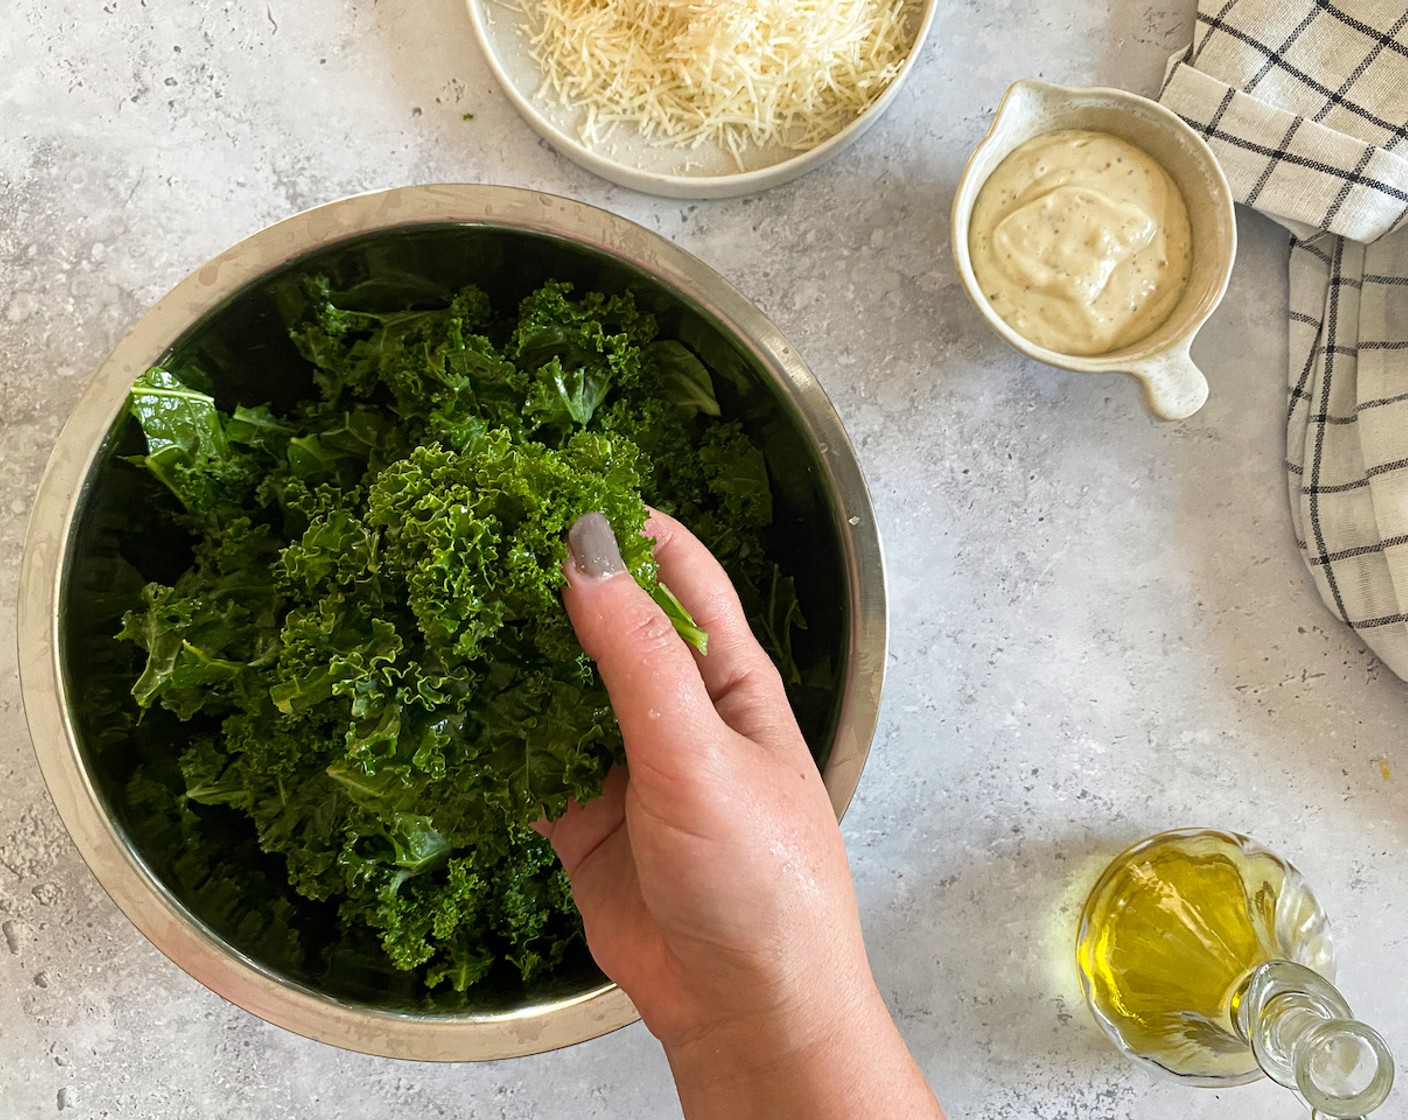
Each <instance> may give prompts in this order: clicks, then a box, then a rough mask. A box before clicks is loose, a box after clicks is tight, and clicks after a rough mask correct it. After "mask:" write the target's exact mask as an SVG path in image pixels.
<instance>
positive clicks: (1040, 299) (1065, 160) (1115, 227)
mask: <svg viewBox="0 0 1408 1120" xmlns="http://www.w3.org/2000/svg"><path fill="white" fill-rule="evenodd" d="M968 249H969V253H970V255H971V257H972V261H973V272H974V274H975V275H976V276H977V279H978V284H979V286H980V287H981V288H982V290H983V293H984V294H985V295H986V296H987V298H988V301H989V303H991V304H992V308H993V310H994V311H996V312H997V313H998V315H1000V316H1001V317H1002V318H1003V320H1004V321H1005V322H1006V323H1007V324H1008V325H1009V326H1010V327H1011V328H1012V329H1013V330H1015V331H1016V332H1017V333H1018V334H1020V335H1022V336H1023V337H1024V338H1026V339H1028V340H1030V341H1031V342H1034V343H1036V344H1037V345H1038V346H1044V347H1046V348H1047V349H1048V350H1056V351H1058V352H1060V353H1062V354H1077V355H1092V354H1104V353H1108V352H1109V351H1111V350H1118V349H1120V348H1121V347H1124V346H1128V345H1129V344H1130V343H1133V342H1138V341H1139V340H1140V339H1141V338H1144V337H1145V336H1146V335H1148V334H1151V333H1152V332H1153V331H1155V330H1157V329H1158V328H1159V327H1160V326H1161V325H1162V324H1163V322H1164V321H1165V320H1166V319H1167V318H1168V317H1169V314H1170V313H1171V312H1172V311H1173V309H1174V307H1175V306H1176V305H1177V303H1178V300H1179V297H1180V296H1181V295H1182V294H1183V289H1184V287H1186V286H1187V283H1188V273H1189V270H1190V267H1191V265H1192V248H1191V244H1190V235H1189V229H1188V210H1187V207H1186V206H1185V205H1184V202H1183V196H1182V194H1181V193H1179V190H1178V186H1177V185H1176V184H1175V183H1174V181H1173V180H1172V179H1171V178H1169V175H1168V172H1166V171H1165V170H1164V169H1163V168H1162V167H1161V166H1160V165H1159V164H1158V163H1157V162H1156V161H1155V160H1154V159H1152V158H1151V157H1150V156H1148V155H1147V154H1146V153H1144V152H1142V151H1140V150H1139V149H1138V148H1136V147H1135V146H1134V145H1133V144H1130V143H1128V142H1127V141H1124V140H1121V139H1120V138H1119V137H1117V136H1111V135H1109V134H1108V133H1104V132H1087V131H1083V130H1078V129H1070V130H1066V131H1062V132H1052V133H1048V134H1047V135H1045V136H1037V137H1035V138H1033V139H1031V140H1028V141H1027V142H1026V143H1024V144H1021V145H1019V146H1018V147H1017V148H1016V149H1014V150H1013V151H1012V153H1011V154H1010V155H1008V157H1007V158H1006V159H1004V160H1003V161H1002V162H1001V163H1000V164H999V165H998V166H997V169H996V170H995V171H994V172H993V173H992V175H991V176H989V178H988V180H987V182H986V183H984V184H983V188H982V190H981V191H979V192H978V198H977V201H976V202H975V203H974V206H973V216H972V219H971V225H970V232H969V239H968Z"/></svg>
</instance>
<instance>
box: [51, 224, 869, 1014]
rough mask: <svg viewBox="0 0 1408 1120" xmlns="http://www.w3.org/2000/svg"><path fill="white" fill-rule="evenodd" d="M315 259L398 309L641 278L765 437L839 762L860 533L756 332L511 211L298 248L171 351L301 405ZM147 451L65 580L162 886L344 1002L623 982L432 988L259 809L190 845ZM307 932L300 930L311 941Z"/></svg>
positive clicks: (824, 744)
mask: <svg viewBox="0 0 1408 1120" xmlns="http://www.w3.org/2000/svg"><path fill="white" fill-rule="evenodd" d="M308 272H321V273H325V274H327V275H328V276H329V277H330V278H331V279H332V281H333V283H334V286H335V287H337V288H347V287H351V286H353V285H355V284H361V285H369V286H370V289H371V290H373V291H375V292H377V293H378V294H379V295H380V296H381V297H383V298H384V299H385V300H386V301H387V304H388V306H390V305H400V306H406V305H408V303H411V302H415V301H418V300H424V299H427V298H433V295H434V293H437V292H441V291H444V290H447V289H448V290H453V289H455V288H458V287H459V286H461V285H463V284H465V283H470V282H473V283H476V284H478V285H480V286H481V287H482V288H484V289H485V290H486V291H487V292H488V293H489V294H490V296H491V297H492V298H493V300H494V302H495V305H496V309H498V310H499V311H501V312H509V311H511V310H512V309H513V307H514V306H515V305H516V303H517V301H518V300H519V299H520V298H521V297H522V296H524V295H526V294H528V293H529V292H530V291H531V290H533V289H534V288H535V287H537V286H538V285H539V284H541V283H542V282H543V281H546V280H548V279H565V280H570V281H572V282H573V283H574V284H575V285H576V286H577V289H578V291H587V290H602V291H608V292H610V291H618V290H621V289H624V288H626V287H630V288H632V289H634V291H635V292H636V294H637V297H638V299H639V300H640V302H641V303H642V304H643V305H644V306H647V307H649V308H650V309H651V310H652V311H653V312H654V313H655V314H656V316H657V319H658V320H659V322H660V324H661V334H662V336H664V337H673V338H677V339H679V340H681V341H683V342H684V343H685V344H686V345H688V346H689V347H690V348H691V349H693V350H694V352H695V353H696V354H697V355H698V356H699V357H700V358H701V359H702V360H703V361H704V363H705V364H706V365H707V366H708V367H709V368H710V369H711V371H712V372H713V374H714V375H715V388H716V392H717V395H718V397H719V401H720V405H721V407H722V409H723V412H724V414H725V416H728V417H730V418H733V419H737V420H739V421H740V422H741V423H742V424H743V425H744V427H745V428H746V429H747V430H748V432H749V434H750V435H751V436H752V437H753V439H754V441H755V443H756V444H757V445H758V446H759V447H761V448H763V449H764V454H765V456H766V459H767V463H768V468H769V473H770V475H771V480H772V484H773V490H774V500H775V514H776V516H775V522H774V525H773V527H772V529H771V531H770V535H769V539H768V546H769V548H770V549H771V550H772V553H773V555H774V557H775V558H776V559H777V560H778V562H779V563H780V564H781V565H782V567H783V569H784V571H786V572H788V573H789V574H791V575H793V576H794V578H795V579H796V583H797V591H798V596H799V599H800V601H801V605H802V609H803V611H804V612H805V614H806V617H807V622H808V628H807V629H806V630H805V631H802V632H799V633H797V634H796V635H795V646H794V650H795V653H796V656H797V660H798V664H799V666H800V668H801V670H802V673H803V677H804V680H806V681H808V682H809V683H808V684H806V685H798V686H794V687H792V688H791V693H792V701H793V705H794V708H795V709H796V711H797V714H798V718H799V721H800V722H801V725H802V730H803V732H804V734H805V735H806V737H807V741H808V743H810V744H811V746H812V749H813V753H814V755H815V756H816V758H817V762H818V765H820V766H822V767H824V766H825V763H826V760H827V756H828V753H829V749H830V744H831V742H832V739H833V737H834V734H835V730H836V726H837V721H838V718H839V715H840V708H841V703H842V699H843V689H842V688H841V687H840V682H841V681H842V680H843V679H844V677H845V675H846V673H847V670H848V666H847V664H846V658H847V642H848V634H849V628H850V627H851V625H852V620H851V618H850V607H849V597H848V582H847V581H848V574H847V567H846V562H845V559H844V550H843V547H842V544H841V539H842V529H841V526H840V524H839V522H838V514H837V512H836V503H835V501H834V499H833V497H832V495H830V494H829V492H828V488H827V483H826V475H825V473H824V471H823V470H822V469H821V464H820V460H819V459H818V449H817V448H816V447H815V446H814V445H813V442H812V441H811V439H810V438H809V437H808V435H807V432H806V427H805V425H804V423H803V422H802V420H801V419H800V417H799V415H798V414H797V412H796V409H795V408H794V406H793V405H792V404H791V402H790V401H789V400H788V399H787V397H786V395H785V394H784V393H783V392H782V391H781V390H780V389H779V387H778V386H777V385H776V384H775V383H774V381H773V380H772V379H773V378H774V377H775V376H778V375H777V374H776V373H773V372H771V371H770V370H768V369H767V368H766V366H765V361H764V359H763V357H762V356H761V355H760V353H759V352H758V351H757V349H755V347H754V346H753V345H751V344H750V343H749V342H748V341H747V340H744V339H741V338H739V337H736V336H735V335H733V334H732V333H730V332H729V331H728V330H727V329H726V328H725V327H724V326H722V325H721V324H720V323H719V322H718V321H717V320H716V319H715V318H714V317H712V316H711V315H710V314H709V313H708V312H707V311H706V310H705V309H704V308H703V307H702V306H701V305H700V304H699V303H698V302H696V301H695V300H693V299H691V298H690V297H689V296H688V295H686V294H684V293H682V292H680V291H678V290H675V289H674V288H672V287H669V286H667V285H665V284H664V283H662V282H661V281H659V280H657V279H655V278H653V277H651V276H650V275H648V274H646V273H645V272H643V271H640V270H638V269H636V268H635V267H633V266H631V265H629V264H626V263H624V262H622V261H621V260H619V259H617V258H615V257H614V256H612V255H610V254H608V253H605V252H603V251H600V250H597V249H594V248H592V247H590V246H587V245H584V244H582V243H580V242H576V241H572V240H568V239H566V238H561V237H556V236H552V235H549V234H545V233H541V232H536V231H527V230H523V229H515V228H504V227H502V226H494V225H491V224H469V225H466V224H433V225H418V226H411V227H403V228H398V229H395V230H391V231H382V232H379V233H375V234H370V235H367V236H364V237H361V238H358V239H354V240H350V241H345V242H341V243H339V244H337V245H335V246H333V247H331V248H327V249H323V250H319V251H316V252H314V253H311V254H308V255H306V256H302V257H299V258H297V259H294V260H292V261H290V262H288V263H286V264H285V265H283V266H282V267H281V268H280V269H278V270H277V271H274V272H271V273H269V274H268V275H267V276H265V277H264V278H262V279H260V280H259V281H257V282H255V283H253V284H251V285H249V286H247V287H245V288H244V289H242V290H240V291H239V292H238V293H237V294H236V295H235V296H233V297H232V298H231V299H229V300H228V301H226V302H225V303H224V304H223V305H222V306H220V307H219V308H217V309H216V310H214V311H212V312H210V313H209V314H207V315H206V316H204V317H203V318H202V319H201V320H200V321H198V322H196V323H195V324H193V325H192V326H191V327H190V328H189V329H188V330H187V331H186V332H185V333H184V334H183V335H182V336H181V337H180V338H179V339H178V340H177V341H176V343H175V345H174V346H173V347H172V349H171V352H170V353H169V354H166V355H163V354H153V355H151V360H152V361H153V362H158V361H174V362H178V363H179V362H183V361H187V360H194V361H195V362H197V363H198V364H199V365H200V366H201V367H202V368H203V369H204V370H205V371H207V372H208V373H209V374H211V375H212V378H213V381H214V391H215V395H216V398H217V401H218V403H219V404H220V405H221V407H223V408H225V409H231V408H233V407H234V406H236V405H239V404H244V405H251V406H252V405H258V404H262V403H266V402H269V403H271V404H272V405H273V406H274V407H275V408H276V409H277V408H278V407H280V406H283V405H288V404H291V403H293V402H294V401H296V400H298V399H299V398H300V397H302V396H304V395H305V394H306V393H307V391H308V390H309V388H310V387H311V384H312V382H311V376H310V371H309V368H308V366H307V365H306V363H305V362H304V361H303V359H302V358H301V357H299V355H298V354H297V352H296V350H295V349H294V347H293V345H292V343H291V342H290V340H289V338H288V331H287V324H286V322H285V317H284V314H283V312H282V310H281V308H282V306H283V305H284V303H285V299H286V296H287V295H288V293H289V292H290V291H291V286H292V285H293V284H294V283H295V282H296V280H297V278H298V277H300V276H302V275H304V274H306V273H308ZM364 290H366V289H364ZM141 450H142V444H141V438H140V434H139V433H138V432H137V431H136V430H134V428H133V427H132V426H131V425H129V424H128V423H127V422H126V421H125V420H124V419H119V420H118V421H117V422H116V423H114V425H113V426H112V428H111V430H110V431H109V433H108V436H107V438H106V440H105V441H104V444H103V448H102V451H101V452H100V454H99V455H98V456H97V457H96V458H95V460H94V462H93V463H92V464H91V466H90V469H89V471H88V474H87V476H86V479H85V481H84V483H83V486H82V490H81V493H80V495H79V498H78V501H77V506H76V515H75V517H74V520H73V523H72V528H71V533H72V537H71V543H70V547H69V548H68V550H67V556H68V562H67V566H66V569H65V570H64V571H63V573H62V576H61V581H60V590H59V603H58V613H59V631H58V637H59V650H58V660H59V665H60V671H61V684H62V689H63V693H64V702H65V703H66V705H67V706H68V709H69V711H70V712H71V714H72V722H73V729H74V735H75V737H76V740H77V742H76V746H77V751H78V754H79V757H80V762H81V765H82V766H83V767H84V769H85V770H86V773H87V776H88V778H89V780H90V781H91V783H92V785H93V787H94V789H95V791H96V793H97V795H98V797H99V799H100V801H101V802H102V804H103V807H104V809H105V811H106V813H107V815H108V816H109V818H110V819H111V821H112V822H113V823H114V825H115V827H116V828H117V829H118V830H119V832H120V834H121V838H122V841H123V842H124V843H125V844H126V845H127V847H128V848H129V850H130V851H131V853H132V854H134V855H135V857H136V858H137V859H138V860H139V861H140V863H141V864H142V865H143V866H144V868H145V870H146V872H147V874H148V876H149V877H150V879H152V880H153V881H154V885H155V887H156V888H157V889H158V890H160V891H162V892H163V893H165V894H166V895H167V896H168V897H169V899H170V900H171V901H173V902H174V903H175V904H176V905H177V906H179V907H180V908H182V909H183V910H184V911H185V912H186V913H187V914H188V915H189V916H190V917H191V919H192V920H193V921H194V922H195V923H197V924H199V925H203V926H204V927H206V928H207V929H208V930H209V931H210V932H211V933H212V934H214V935H215V936H216V937H217V938H219V939H220V940H222V941H223V942H224V943H226V944H227V945H229V946H230V947H231V948H232V949H233V950H235V952H236V953H238V954H240V955H241V956H243V957H244V958H246V959H247V960H248V961H249V962H251V963H252V964H254V965H255V966H256V967H257V968H258V969H259V970H260V971H263V972H265V973H268V974H272V975H273V976H274V977H275V978H276V979H278V980H280V981H282V982H284V983H287V984H290V985H293V986H296V987H299V988H303V989H306V990H308V991H310V992H312V993H316V994H318V995H320V996H323V997H328V998H331V999H333V1000H336V1001H338V1002H340V1003H344V1004H353V1005H361V1006H367V1007H373V1008H377V1009H382V1010H394V1011H400V1012H408V1013H414V1014H417V1015H455V1016H457V1017H463V1016H465V1015H474V1016H477V1015H492V1014H502V1013H505V1012H519V1011H522V1010H523V1009H524V1008H540V1009H543V1010H547V1009H549V1008H551V1007H552V1006H553V1005H555V1004H558V1003H560V1002H563V1001H571V1000H573V999H575V998H580V996H581V995H582V994H583V993H588V992H591V991H594V990H598V989H601V988H603V987H604V986H606V981H605V980H604V978H603V977H602V976H601V974H600V973H599V972H598V971H597V970H596V968H595V966H594V965H593V963H592V961H591V959H590V956H589V955H588V954H587V953H586V951H585V950H584V949H583V950H582V951H581V952H580V953H579V954H578V956H577V958H576V959H575V960H573V961H571V962H569V963H568V964H567V966H566V967H564V968H563V969H561V970H560V971H559V972H558V974H557V975H556V976H555V977H554V978H553V979H552V980H551V981H548V982H545V983H542V984H539V985H537V986H533V987H531V988H527V989H525V988H524V987H523V985H522V984H521V983H519V982H516V981H513V982H510V981H509V980H508V979H507V978H506V977H503V978H494V977H491V978H490V981H489V982H487V983H486V984H484V985H481V986H480V987H478V988H475V989H472V990H471V992H470V993H469V994H468V995H467V996H456V995H454V993H448V994H440V993H439V992H438V991H437V992H428V991H426V990H425V989H424V988H423V986H422V985H421V984H420V982H419V980H418V979H416V978H415V976H414V974H408V973H403V972H398V971H396V970H395V969H393V968H392V967H391V966H390V965H389V964H388V963H386V962H385V961H384V959H383V958H382V956H381V953H380V949H379V947H378V946H377V945H375V944H374V943H367V944H359V943H353V942H346V941H342V940H340V939H339V937H338V935H337V931H336V927H335V924H334V918H335V911H334V909H333V908H332V907H331V906H330V905H325V904H316V903H312V902H309V901H307V900H305V899H302V898H300V897H299V896H297V895H295V894H294V893H293V891H292V890H291V889H289V888H287V887H285V886H282V884H284V883H285V882H286V879H285V877H284V875H283V871H282V866H281V860H279V859H278V858H276V857H271V856H268V855H265V854H264V853H262V852H260V851H259V850H258V848H257V846H256V845H255V843H254V842H253V839H252V833H251V832H249V831H247V830H246V829H245V828H244V824H245V822H244V820H243V819H242V818H241V817H239V816H238V815H236V814H234V813H233V812H230V811H227V810H224V809H222V808H220V807H202V806H193V807H192V808H193V809H194V810H195V812H194V819H193V820H189V821H187V822H186V825H185V826H184V827H186V828H188V829H190V830H193V831H195V832H196V833H198V834H199V837H200V839H201V841H202V842H203V846H205V847H207V848H214V847H218V848H219V849H220V850H222V851H225V852H228V859H227V860H226V861H225V863H224V864H223V865H221V866H219V867H217V868H215V869H213V870H211V869H208V868H204V867H196V866H194V865H192V864H191V863H190V861H189V860H186V859H184V858H183V853H184V852H185V850H186V847H187V844H186V841H187V839H188V836H183V835H182V834H181V833H180V832H179V831H173V826H172V825H171V822H170V821H163V820H157V819H155V818H154V817H153V816H152V814H151V811H150V806H149V805H148V804H147V803H146V802H145V801H144V800H143V798H142V796H141V795H140V791H139V789H138V788H134V786H133V784H132V778H133V775H134V773H135V772H136V771H137V769H138V767H143V769H144V770H145V772H147V773H148V774H149V775H152V776H154V777H156V778H157V779H158V780H162V781H167V782H169V783H170V785H171V788H172V789H176V790H179V789H180V788H181V785H180V781H181V779H180V776H179V772H177V771H176V769H175V766H174V760H175V757H176V755H177V754H179V752H180V750H181V747H182V745H183V743H184V741H185V739H186V737H187V736H188V735H189V732H190V725H188V724H182V723H179V722H177V721H176V720H175V719H174V717H171V716H170V715H169V714H168V713H166V712H164V711H161V710H152V711H149V712H148V713H146V715H145V716H144V718H143V720H142V722H141V723H140V724H139V725H138V724H134V723H133V722H132V721H131V719H130V718H129V717H130V713H131V712H133V711H134V710H135V708H134V706H133V705H132V701H131V700H130V697H128V696H127V695H126V693H125V688H126V687H127V684H128V683H130V682H131V681H132V680H133V679H135V673H136V668H135V665H134V663H133V660H132V658H133V654H134V653H135V652H137V651H135V649H134V647H132V646H131V644H130V643H119V642H117V641H115V639H114V635H115V634H116V632H117V630H118V629H119V628H120V625H121V617H122V614H123V612H124V611H125V610H127V609H129V608H130V607H132V606H133V605H134V603H135V600H136V597H137V595H138V593H139V592H140V589H141V587H142V585H143V583H144V582H146V581H147V580H149V579H158V580H170V579H172V578H174V577H175V576H176V575H177V574H179V573H180V572H181V571H182V570H183V569H184V568H185V567H186V566H187V565H188V563H189V557H190V552H189V543H188V542H187V541H186V540H184V539H183V538H182V537H181V536H180V535H179V534H176V533H174V532H173V530H172V529H171V528H170V527H169V525H168V524H167V522H166V520H165V517H164V515H163V511H164V508H165V503H166V502H167V498H166V496H165V494H164V493H163V492H161V491H160V490H159V487H158V485H157V484H156V483H155V482H154V481H152V480H151V479H150V477H149V476H148V475H147V473H146V472H145V471H141V470H139V469H137V468H136V467H133V466H132V465H130V464H129V463H127V462H125V461H124V459H123V456H124V455H127V454H132V453H135V452H139V451H141ZM124 682H126V683H124ZM124 712H125V713H128V715H127V716H124V714H123V713H124ZM245 890H248V891H252V892H257V894H258V895H259V896H263V897H270V896H272V897H278V896H280V893H281V894H282V897H284V898H286V900H287V908H286V909H283V908H282V907H281V909H282V912H281V913H278V914H273V913H272V911H269V910H266V912H264V913H262V914H252V913H251V912H250V911H249V909H248V908H247V907H245V906H242V905H241V904H240V902H239V896H240V894H241V892H243V891H245ZM290 931H293V932H296V933H297V935H298V936H297V938H296V943H297V945H298V946H299V947H300V948H299V949H298V951H294V949H293V948H292V946H293V945H294V943H295V939H293V938H291V937H290V936H289V933H290Z"/></svg>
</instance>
